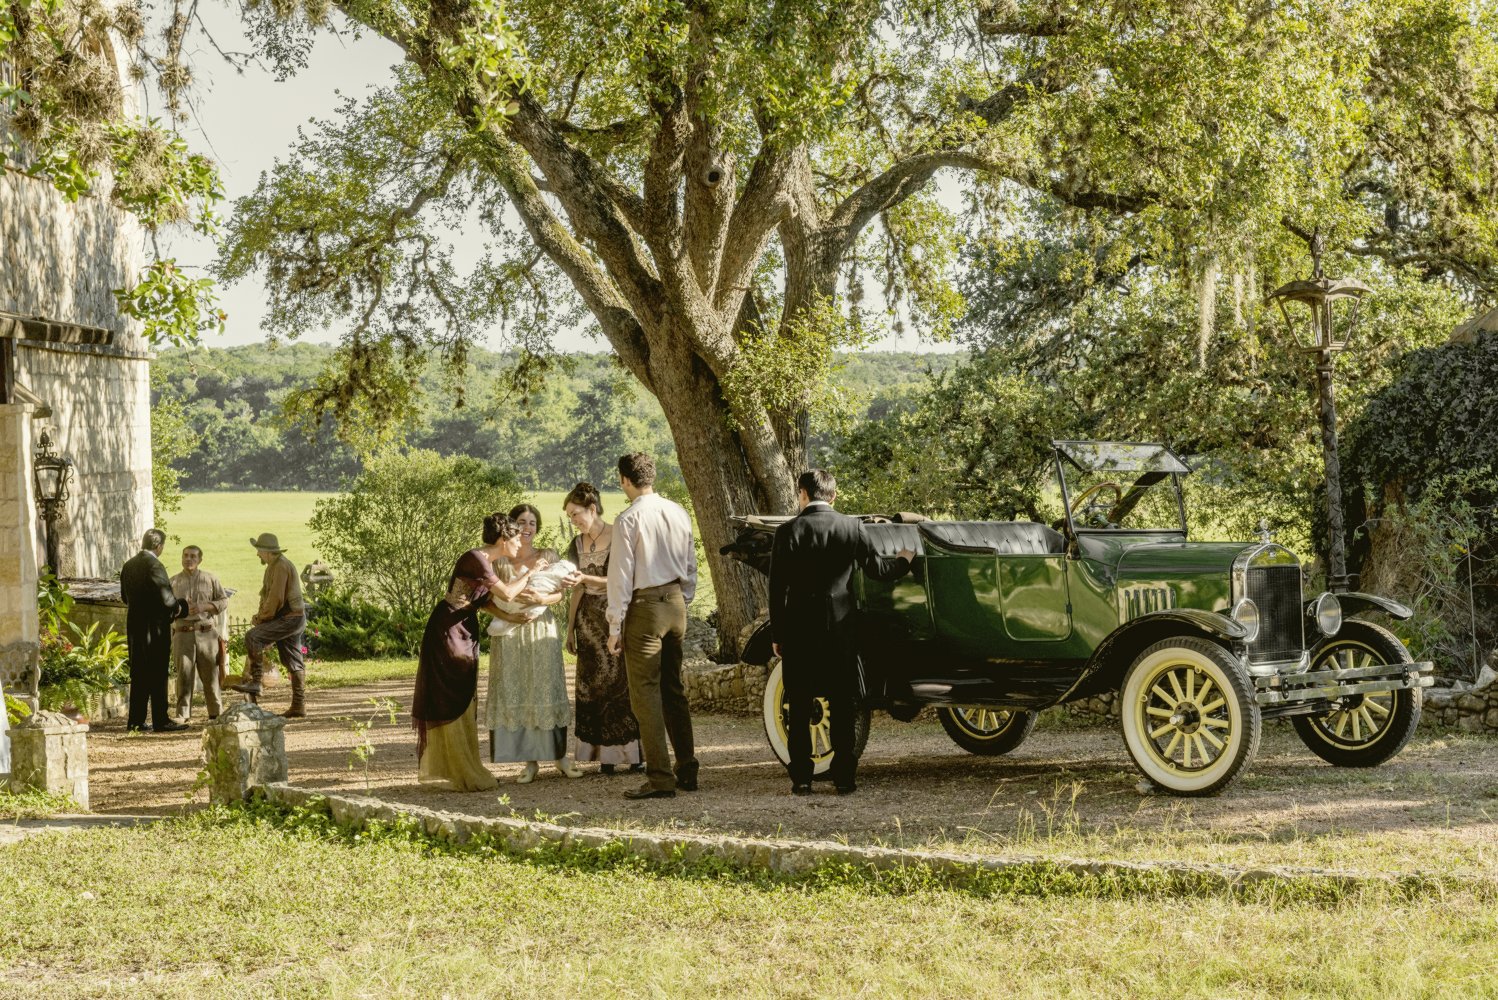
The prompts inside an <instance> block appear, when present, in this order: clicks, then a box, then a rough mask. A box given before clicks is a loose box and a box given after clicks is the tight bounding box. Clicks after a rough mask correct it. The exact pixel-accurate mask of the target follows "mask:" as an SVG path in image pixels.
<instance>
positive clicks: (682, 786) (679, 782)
mask: <svg viewBox="0 0 1498 1000" xmlns="http://www.w3.org/2000/svg"><path fill="white" fill-rule="evenodd" d="M676 790H677V791H678V792H695V791H696V790H697V776H696V775H693V776H692V777H690V778H677V779H676Z"/></svg>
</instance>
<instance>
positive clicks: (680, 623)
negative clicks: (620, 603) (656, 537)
mask: <svg viewBox="0 0 1498 1000" xmlns="http://www.w3.org/2000/svg"><path fill="white" fill-rule="evenodd" d="M686 632H687V604H686V601H685V600H684V599H683V598H682V596H681V587H679V586H676V585H674V584H671V585H667V586H665V587H651V588H648V589H645V590H637V591H635V593H634V597H632V598H631V599H630V602H629V609H628V610H627V611H625V613H624V628H623V643H624V670H625V672H626V673H627V674H628V675H629V706H630V708H631V709H632V710H633V711H634V713H635V719H636V720H637V721H638V722H639V723H640V748H641V749H642V750H643V751H644V752H645V778H646V780H647V781H649V783H650V785H651V787H652V788H661V789H675V788H676V781H677V779H681V780H683V781H691V780H695V779H696V777H697V754H696V751H695V748H694V747H693V745H692V713H691V711H690V709H689V708H688V707H687V694H686V689H685V688H683V687H682V683H681V658H682V654H681V641H682V638H683V637H684V636H685V635H686ZM668 736H669V737H670V740H671V750H674V751H675V752H676V769H675V771H674V772H673V771H672V768H671V754H670V752H669V751H668V750H667V749H666V739H667V737H668Z"/></svg>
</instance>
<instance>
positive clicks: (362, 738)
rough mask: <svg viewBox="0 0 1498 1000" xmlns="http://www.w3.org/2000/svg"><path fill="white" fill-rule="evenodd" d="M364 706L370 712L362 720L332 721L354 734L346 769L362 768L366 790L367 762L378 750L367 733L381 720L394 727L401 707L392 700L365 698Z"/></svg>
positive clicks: (341, 718)
mask: <svg viewBox="0 0 1498 1000" xmlns="http://www.w3.org/2000/svg"><path fill="white" fill-rule="evenodd" d="M364 704H366V705H368V706H369V708H370V712H369V714H368V715H366V716H364V717H363V718H355V717H353V716H349V715H335V716H333V721H334V722H341V723H343V724H344V725H345V726H347V727H348V730H349V732H351V733H353V734H354V748H353V749H352V750H350V751H349V755H348V769H349V770H350V771H352V770H353V769H354V768H355V766H360V765H362V766H363V768H364V788H365V790H368V789H369V762H370V761H371V760H373V759H374V755H375V753H376V752H377V750H378V748H377V747H376V746H375V743H374V741H373V740H371V739H370V738H369V731H370V730H371V729H373V728H374V727H375V724H376V723H377V722H379V720H380V719H381V718H384V719H385V720H386V721H387V722H389V724H390V725H392V726H393V725H395V720H396V716H397V715H398V714H399V713H400V708H401V707H400V703H399V702H397V701H396V700H395V699H394V698H366V699H364Z"/></svg>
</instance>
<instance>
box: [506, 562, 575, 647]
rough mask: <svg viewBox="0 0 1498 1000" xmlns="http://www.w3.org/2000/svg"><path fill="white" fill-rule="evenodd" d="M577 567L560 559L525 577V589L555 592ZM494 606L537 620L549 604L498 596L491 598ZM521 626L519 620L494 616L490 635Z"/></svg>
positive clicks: (542, 592)
mask: <svg viewBox="0 0 1498 1000" xmlns="http://www.w3.org/2000/svg"><path fill="white" fill-rule="evenodd" d="M576 572H577V567H576V566H574V565H573V564H572V563H570V562H568V561H567V560H566V559H558V560H557V561H556V562H554V563H552V564H551V565H550V566H547V567H545V568H544V569H538V570H536V571H535V572H534V573H531V574H530V575H529V576H527V577H526V578H525V589H527V590H532V591H535V592H536V593H537V594H539V595H541V596H543V597H544V596H547V595H549V594H555V593H556V592H557V591H559V590H561V589H562V581H563V580H565V579H567V578H568V577H569V576H571V575H572V574H573V573H576ZM491 600H492V602H493V604H494V606H495V607H496V608H499V609H500V610H501V611H506V612H509V613H510V614H513V615H524V616H525V620H526V621H535V620H536V619H537V618H540V617H541V615H542V614H544V613H545V611H546V608H547V607H548V605H545V604H522V603H520V602H519V601H502V600H500V599H499V598H498V597H494V598H491ZM519 627H520V623H519V622H507V621H505V620H504V619H503V618H494V619H491V620H490V622H489V634H490V635H504V634H505V633H507V632H509V631H510V630H511V629H516V628H519Z"/></svg>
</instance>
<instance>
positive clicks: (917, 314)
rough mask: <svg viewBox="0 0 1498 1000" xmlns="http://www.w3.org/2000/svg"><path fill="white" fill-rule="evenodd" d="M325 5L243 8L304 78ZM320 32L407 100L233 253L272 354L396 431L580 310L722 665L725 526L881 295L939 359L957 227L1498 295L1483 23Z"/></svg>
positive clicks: (766, 493)
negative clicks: (1040, 223)
mask: <svg viewBox="0 0 1498 1000" xmlns="http://www.w3.org/2000/svg"><path fill="white" fill-rule="evenodd" d="M304 3H305V6H300V7H299V6H297V5H296V0H279V2H275V3H271V4H265V3H264V2H263V0H262V2H260V3H255V4H251V5H249V6H247V7H246V8H245V13H246V17H247V18H248V20H249V23H250V25H251V27H252V29H253V30H254V33H255V34H256V36H257V37H258V38H260V39H261V40H262V42H263V45H264V48H265V51H266V53H267V54H268V55H270V56H272V57H273V58H275V59H276V60H278V61H279V62H280V63H281V65H282V68H283V69H286V70H287V71H291V70H294V69H295V68H296V66H297V64H298V62H300V61H303V60H305V59H306V58H308V51H309V50H308V45H307V39H308V32H311V31H314V30H324V28H325V26H326V25H327V23H328V20H327V19H328V18H329V16H330V14H329V11H328V9H327V7H326V4H325V0H304ZM333 7H334V8H336V10H337V11H339V12H341V15H342V16H343V17H344V18H346V19H347V22H348V23H349V24H350V25H352V26H355V27H356V28H357V30H360V31H366V32H373V33H376V34H378V35H380V36H383V37H384V38H386V39H388V40H389V41H390V42H392V43H393V44H394V45H395V46H396V47H397V48H398V50H399V53H400V58H401V59H402V60H403V67H402V68H401V70H400V71H399V73H398V79H397V82H396V83H395V84H394V85H393V86H392V87H390V88H389V89H388V90H385V91H382V92H380V93H378V94H376V95H374V96H372V97H371V98H370V99H368V100H366V101H364V102H362V103H356V102H353V101H350V102H349V104H348V105H347V106H346V108H345V109H344V114H343V115H341V116H340V117H339V119H338V120H335V121H330V122H325V123H322V124H321V125H320V126H319V127H317V128H315V129H313V130H311V131H310V132H309V133H308V134H307V135H306V136H305V137H304V139H303V141H302V142H301V143H300V144H299V145H298V147H297V148H296V149H294V150H293V151H292V153H291V155H290V157H289V158H288V160H287V161H286V162H285V163H282V164H280V165H278V167H277V168H276V169H275V170H274V171H273V172H271V173H270V174H269V175H267V176H266V177H265V178H264V179H263V181H262V184H261V186H260V188H259V190H258V191H257V192H256V194H255V195H253V196H252V197H250V198H248V199H245V200H244V201H243V202H242V203H241V204H240V205H239V206H238V209H237V212H236V216H235V219H234V222H233V227H232V232H231V239H230V242H229V246H228V249H227V251H226V255H225V257H224V260H223V262H222V269H223V273H224V275H225V276H226V277H228V278H230V279H236V278H239V277H241V276H243V275H245V274H247V273H249V272H251V271H254V270H257V269H258V270H262V271H263V272H264V273H265V274H266V276H267V278H268V285H269V288H270V290H271V294H272V299H273V301H272V311H271V315H270V321H269V322H270V326H271V328H272V329H273V330H276V331H279V332H283V333H288V334H295V333H298V332H300V331H302V330H305V329H308V328H310V327H313V326H317V325H324V324H338V325H340V326H341V328H343V329H344V330H346V331H347V332H346V334H345V340H344V346H343V350H342V352H341V354H340V364H339V366H338V367H337V368H336V369H334V370H330V371H329V372H328V373H326V375H325V377H324V379H323V381H322V382H321V383H320V385H319V387H318V390H317V391H316V392H314V393H312V394H311V395H309V396H308V397H306V398H304V399H302V400H300V401H299V405H302V406H305V407H308V408H310V409H311V410H312V411H314V412H320V411H323V410H326V409H331V410H332V411H333V412H335V413H337V414H338V415H339V416H340V417H341V418H343V419H344V420H345V421H347V422H348V423H349V424H350V426H353V425H354V424H355V423H356V422H363V423H369V422H371V421H372V422H373V423H374V424H375V425H379V424H381V423H383V422H386V421H388V420H390V419H394V418H398V417H399V415H400V413H401V411H402V410H403V408H405V407H408V406H409V405H411V397H410V393H411V391H412V390H411V386H412V385H413V384H414V380H413V379H412V378H411V377H410V371H409V369H410V366H412V365H414V364H418V363H420V362H422V361H424V360H425V359H426V358H427V357H428V356H429V355H430V354H431V353H432V352H433V351H434V350H435V351H437V352H438V353H440V354H441V355H442V356H443V357H445V358H446V359H447V360H448V362H449V363H451V364H453V365H455V366H458V367H461V366H462V364H463V359H464V352H465V349H466V346H467V344H468V343H469V341H470V340H471V338H473V337H475V336H477V335H478V334H479V331H482V330H484V329H485V328H487V327H489V326H490V325H492V324H493V323H494V322H495V321H496V320H499V319H503V320H505V321H506V328H507V329H508V330H509V331H510V335H511V336H512V337H513V338H514V342H515V343H516V344H517V345H518V346H519V347H520V348H521V349H522V351H523V352H524V357H526V358H528V359H531V360H535V359H544V356H545V354H546V338H547V336H548V334H549V333H550V332H551V331H554V330H555V329H557V328H559V327H560V326H563V325H566V324H569V323H573V322H575V321H576V319H577V316H578V314H579V313H580V312H585V314H586V316H588V317H590V319H591V322H593V323H596V325H597V328H598V329H599V330H600V331H601V333H602V335H603V336H604V337H605V338H606V339H607V341H608V343H609V345H610V346H611V347H612V348H613V350H614V352H615V353H616V354H617V356H618V358H619V361H620V363H621V364H622V365H623V366H624V367H625V368H626V369H627V370H628V371H629V372H630V373H631V374H632V375H633V376H634V377H635V378H636V379H638V380H639V382H640V384H641V385H643V386H644V387H645V388H646V389H647V390H648V391H650V392H652V393H653V394H655V395H656V397H657V398H658V399H659V400H660V403H661V406H662V408H663V409H664V411H665V414H666V416H667V419H668V421H669V422H670V425H671V429H672V433H673V435H674V438H675V442H676V447H677V451H678V455H679V458H680V463H681V467H682V470H683V473H684V475H685V478H686V481H687V485H688V487H689V489H690V491H691V494H692V497H693V500H694V501H695V506H696V511H697V514H698V518H699V523H700V525H701V529H702V533H703V536H704V540H705V542H706V543H707V546H708V551H709V556H710V559H711V560H712V570H713V573H714V576H715V578H716V579H717V581H718V587H717V594H718V600H719V606H720V611H721V616H722V624H723V625H724V626H725V628H724V630H723V632H724V636H725V641H726V642H728V643H730V644H731V643H732V642H733V637H734V636H735V635H736V634H737V630H738V627H739V626H741V625H742V624H744V623H745V622H746V621H748V620H749V618H750V617H751V616H752V614H753V612H754V605H755V603H756V596H757V591H756V589H755V588H756V586H757V585H756V583H755V582H754V581H753V580H752V579H751V578H750V577H749V576H747V575H745V574H743V573H741V572H740V571H739V570H737V569H736V566H735V564H733V563H730V562H727V561H726V560H723V559H721V558H719V557H718V555H717V548H718V547H719V546H720V545H721V544H723V543H725V542H726V541H727V540H728V538H729V525H728V515H729V514H730V513H731V512H743V511H753V510H759V511H786V510H788V509H790V508H791V506H792V501H793V495H792V481H793V478H794V474H795V472H796V471H797V470H798V469H799V468H800V467H801V466H802V465H803V463H804V461H805V458H806V455H805V449H806V438H807V431H808V414H809V407H811V406H813V405H815V404H816V402H817V400H819V399H820V398H821V396H820V395H819V393H820V392H822V390H823V388H824V387H825V385H826V382H827V379H828V376H829V373H830V365H831V357H832V351H833V350H834V349H835V348H838V347H847V346H850V345H857V344H859V343H861V342H862V338H863V337H865V336H866V335H867V332H868V330H869V328H870V327H869V324H868V322H867V321H868V320H870V319H871V318H873V317H872V315H871V312H872V311H871V310H870V309H869V308H868V300H865V299H863V298H862V295H861V292H862V287H863V282H864V279H865V277H868V278H869V279H870V280H873V281H876V282H879V283H880V284H881V285H882V286H883V287H884V289H885V294H884V298H883V301H885V302H896V303H903V304H902V305H901V306H900V309H901V310H902V312H903V314H904V315H908V316H910V317H911V318H913V320H914V321H915V322H917V323H919V324H921V325H922V327H923V328H924V329H925V330H926V331H927V332H930V333H932V334H934V335H941V333H942V332H943V331H944V330H945V328H946V326H947V325H948V324H949V323H950V322H951V321H952V320H953V318H954V317H955V316H956V315H958V314H959V313H960V312H961V309H962V302H961V299H960V296H958V295H957V293H956V292H955V291H954V289H953V286H952V285H951V284H949V281H948V279H949V278H950V276H951V275H950V272H951V269H952V266H953V262H954V253H955V249H956V246H957V244H958V242H959V240H960V239H961V238H962V236H963V234H964V233H968V234H972V233H977V234H987V235H990V236H993V235H997V236H998V237H1000V239H998V241H997V242H999V243H1000V244H1002V242H1003V240H1002V236H1003V234H1005V233H1006V232H1009V231H1010V230H1011V229H1012V228H1013V227H1014V226H1015V224H1016V220H1017V219H1020V218H1022V217H1024V215H1025V213H1026V212H1027V211H1028V210H1029V208H1030V206H1032V205H1034V204H1035V203H1037V201H1044V202H1045V203H1046V204H1047V205H1048V206H1051V207H1053V208H1054V207H1055V206H1059V207H1060V208H1061V209H1062V210H1063V211H1065V212H1068V213H1072V217H1073V218H1074V219H1076V218H1086V217H1089V216H1106V217H1108V218H1109V219H1110V225H1109V227H1108V229H1109V246H1110V248H1112V250H1113V251H1114V252H1116V253H1117V254H1118V255H1119V259H1118V260H1114V261H1111V262H1101V263H1102V264H1104V265H1106V266H1104V268H1103V269H1104V270H1106V269H1107V267H1113V268H1115V269H1116V268H1117V267H1118V266H1127V264H1128V262H1129V261H1137V260H1153V261H1156V262H1159V261H1174V262H1177V263H1178V264H1179V265H1180V266H1181V267H1183V268H1188V269H1194V270H1196V271H1197V272H1199V273H1208V274H1211V275H1214V280H1215V275H1216V274H1218V273H1225V272H1227V271H1230V270H1231V271H1235V273H1248V274H1252V275H1254V276H1255V280H1256V282H1258V283H1260V284H1266V285H1267V284H1269V283H1270V282H1271V281H1272V280H1274V279H1276V278H1277V277H1279V276H1280V275H1281V274H1282V272H1283V264H1282V263H1281V262H1282V261H1285V260H1286V259H1287V258H1288V257H1289V253H1288V251H1289V250H1290V249H1291V248H1292V247H1294V246H1295V237H1294V236H1293V235H1291V231H1290V229H1289V228H1287V227H1286V225H1285V223H1286V222H1289V223H1290V224H1291V225H1292V226H1294V227H1296V228H1301V229H1310V228H1312V227H1319V228H1320V229H1321V230H1322V231H1323V233H1325V234H1327V235H1328V237H1329V238H1330V242H1331V243H1332V245H1334V246H1341V247H1344V248H1346V249H1347V250H1349V251H1350V252H1351V253H1353V254H1355V255H1359V256H1361V257H1364V258H1366V259H1367V260H1368V261H1370V262H1373V263H1370V265H1369V266H1379V265H1378V264H1377V263H1376V262H1379V261H1392V262H1398V263H1400V264H1403V265H1415V266H1418V267H1421V268H1423V269H1425V270H1426V271H1427V272H1428V273H1429V274H1431V275H1460V276H1461V278H1462V279H1463V280H1464V281H1465V282H1466V283H1467V285H1468V287H1471V288H1474V289H1478V290H1488V291H1491V289H1492V288H1493V287H1494V279H1493V275H1494V273H1495V264H1498V241H1495V226H1498V219H1495V218H1494V216H1493V215H1491V214H1489V213H1487V212H1486V211H1484V210H1483V206H1484V205H1486V204H1488V203H1489V199H1490V197H1491V195H1492V193H1493V190H1494V188H1495V185H1498V170H1495V162H1498V161H1495V154H1494V150H1495V142H1494V135H1495V116H1498V85H1495V80H1498V76H1495V70H1494V67H1495V65H1498V58H1495V56H1494V47H1495V43H1494V38H1495V22H1494V15H1493V13H1492V12H1491V10H1490V9H1489V7H1488V5H1486V4H1472V3H1466V2H1461V0H1384V2H1380V3H1377V4H1375V3H1371V2H1359V0H1347V2H1330V0H1303V2H1290V3H1285V2H1278V0H1276V2H1269V0H1262V2H1254V0H1188V2H1182V0H1127V2H1125V0H1092V2H1085V3H1084V2H1071V0H986V2H979V3H977V4H972V3H957V2H944V0H904V2H902V0H886V2H876V0H730V2H705V0H704V2H692V0H607V2H600V0H513V2H508V3H505V4H504V5H503V6H501V5H500V4H498V3H497V2H495V0H342V2H337V0H335V2H334V3H333ZM942 172H946V174H947V175H948V176H950V177H952V178H953V181H954V183H952V184H951V185H949V186H948V193H947V194H946V195H945V196H944V197H940V198H939V197H938V196H937V188H936V186H935V185H934V183H933V182H934V180H935V179H936V178H937V176H938V174H939V173H942ZM958 191H960V192H961V197H962V198H963V199H965V200H964V201H963V204H964V206H965V207H964V209H963V210H962V211H960V212H958V211H954V210H953V209H952V208H951V207H950V206H951V205H952V204H954V203H955V202H954V200H953V199H954V197H955V195H954V194H953V193H952V192H958ZM477 227H482V228H484V229H486V230H487V231H488V233H489V236H490V242H491V247H490V252H489V253H488V254H487V255H486V256H484V257H483V259H481V260H479V261H478V262H477V263H471V264H466V265H465V263H464V262H463V261H462V259H461V255H460V254H459V253H458V252H457V251H456V250H455V249H454V247H453V245H452V241H451V240H450V239H449V238H448V234H449V233H450V232H451V231H452V230H453V229H455V228H462V229H464V230H470V231H471V230H473V229H475V228H477ZM1297 266H1298V263H1297ZM1067 280H1072V281H1077V282H1085V281H1087V280H1090V276H1089V275H1088V274H1086V273H1077V274H1073V275H1069V276H1068V279H1067Z"/></svg>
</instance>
